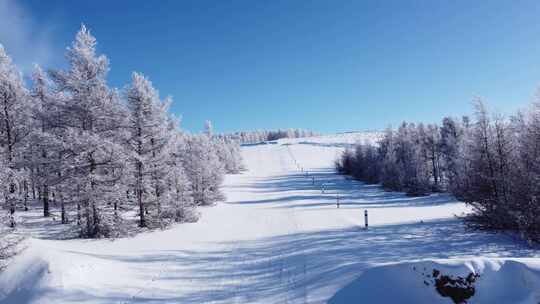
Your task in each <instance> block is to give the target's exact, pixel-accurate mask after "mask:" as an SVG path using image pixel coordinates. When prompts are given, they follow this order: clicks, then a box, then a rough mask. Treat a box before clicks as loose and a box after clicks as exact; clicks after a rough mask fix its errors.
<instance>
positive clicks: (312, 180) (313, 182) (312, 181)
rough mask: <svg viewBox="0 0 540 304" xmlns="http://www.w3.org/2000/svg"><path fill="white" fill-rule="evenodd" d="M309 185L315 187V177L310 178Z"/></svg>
mask: <svg viewBox="0 0 540 304" xmlns="http://www.w3.org/2000/svg"><path fill="white" fill-rule="evenodd" d="M311 183H312V184H313V185H315V176H312V177H311Z"/></svg>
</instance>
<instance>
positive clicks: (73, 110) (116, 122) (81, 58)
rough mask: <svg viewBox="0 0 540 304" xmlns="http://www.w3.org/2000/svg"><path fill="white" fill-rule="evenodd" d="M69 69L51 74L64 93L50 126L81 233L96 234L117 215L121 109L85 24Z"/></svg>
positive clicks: (70, 52)
mask: <svg viewBox="0 0 540 304" xmlns="http://www.w3.org/2000/svg"><path fill="white" fill-rule="evenodd" d="M66 58H67V60H68V63H69V68H68V69H67V70H54V71H52V72H51V78H52V80H53V82H54V85H55V88H56V90H57V91H58V92H59V93H61V94H62V95H63V96H64V98H63V100H62V102H61V103H60V104H59V105H58V113H57V115H56V117H57V119H58V121H56V122H55V124H54V125H52V126H51V127H50V129H49V133H52V134H54V135H55V136H56V137H57V138H59V139H60V140H61V142H62V146H63V147H62V151H60V155H59V156H58V157H59V159H61V168H60V169H59V172H60V173H59V174H60V175H61V176H62V178H61V179H60V182H61V183H62V185H63V186H64V188H65V191H66V193H64V197H66V198H69V199H71V200H73V201H75V202H77V204H79V206H78V209H80V210H81V214H80V215H79V216H80V218H81V220H82V223H81V234H82V235H83V236H89V237H96V236H107V235H110V234H111V233H112V229H113V226H114V225H115V218H114V216H113V213H112V211H111V210H110V209H111V208H110V203H111V201H112V200H114V197H115V196H116V195H118V187H119V186H120V185H119V182H120V181H121V179H122V177H123V170H124V164H125V158H126V155H125V153H124V152H125V151H124V149H123V147H122V145H121V142H122V136H123V132H122V128H123V127H124V125H125V117H126V115H125V109H124V108H123V106H122V104H121V103H120V100H119V96H118V94H117V93H116V92H115V91H114V90H111V89H109V87H108V86H107V83H106V76H107V72H108V70H109V67H108V60H107V58H106V57H105V56H104V55H100V56H98V55H97V54H96V39H95V38H94V37H93V36H92V35H91V34H90V32H89V31H88V30H87V29H86V27H85V26H84V25H83V26H82V27H81V30H80V31H79V32H78V33H77V36H76V38H75V41H74V42H73V44H72V46H71V47H70V48H68V51H67V54H66Z"/></svg>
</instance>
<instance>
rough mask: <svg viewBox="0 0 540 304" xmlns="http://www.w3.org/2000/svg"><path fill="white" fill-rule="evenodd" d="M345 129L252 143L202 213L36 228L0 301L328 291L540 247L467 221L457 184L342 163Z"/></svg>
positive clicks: (186, 299) (170, 299)
mask: <svg viewBox="0 0 540 304" xmlns="http://www.w3.org/2000/svg"><path fill="white" fill-rule="evenodd" d="M340 140H341V139H340V138H339V137H336V139H335V141H334V142H332V140H331V139H329V138H324V140H321V142H316V138H311V139H310V141H309V142H308V141H305V140H304V141H302V140H301V139H296V140H292V139H291V140H280V141H278V142H276V143H273V144H261V145H252V146H247V147H243V148H242V153H243V157H244V162H245V165H246V167H247V170H246V172H244V173H243V174H240V175H230V176H227V179H226V181H225V184H224V191H225V193H226V196H227V202H224V203H220V204H218V205H217V206H214V207H209V208H203V209H202V217H201V220H200V221H199V222H197V223H192V224H182V225H177V226H175V227H173V228H172V229H168V230H165V231H156V232H149V233H143V234H140V235H137V236H136V237H133V238H126V239H118V240H115V241H109V240H62V241H60V240H51V239H36V238H34V239H30V240H29V241H28V243H27V244H28V249H27V250H26V251H25V252H24V253H23V254H22V255H20V256H19V257H17V258H16V259H15V260H14V261H13V262H12V263H11V265H10V266H9V267H8V268H7V269H6V271H4V272H3V273H2V274H0V303H326V302H328V301H329V299H331V298H332V296H334V294H336V292H338V291H339V290H340V289H342V288H344V287H345V286H346V285H347V284H348V283H350V282H351V281H353V280H354V279H355V278H357V277H359V276H360V275H361V274H362V273H363V272H365V271H366V270H368V269H372V268H374V267H382V266H384V265H389V264H396V263H404V262H414V261H423V260H437V261H470V260H476V261H477V260H482V261H483V260H485V259H488V260H496V259H514V260H526V258H534V257H536V256H535V251H534V250H531V249H528V248H527V247H526V246H524V244H520V243H518V242H517V241H516V240H515V239H512V238H510V237H506V236H501V235H494V234H489V233H478V232H471V231H467V230H465V229H464V227H463V225H462V223H461V222H460V221H459V220H457V219H456V218H455V215H458V214H462V213H463V212H467V211H468V209H467V207H466V206H465V205H464V204H462V203H460V202H457V201H456V200H455V199H453V198H452V197H451V196H448V195H445V194H438V195H432V196H429V197H419V198H411V197H406V196H405V195H403V194H402V193H388V192H384V191H382V190H381V189H380V188H379V187H378V186H374V185H363V184H361V183H358V182H356V181H352V180H348V179H346V178H344V177H343V176H339V175H336V174H335V173H334V171H333V169H332V166H333V161H334V159H335V158H336V156H337V155H339V153H340V152H341V151H342V150H343V145H342V144H340V143H341V142H340ZM323 189H324V192H323V191H322V190H323ZM338 196H339V201H340V206H339V208H337V198H338ZM364 210H367V211H368V214H369V223H370V227H369V229H367V230H366V229H364ZM441 299H442V298H441ZM444 300H445V301H447V300H448V299H444ZM441 303H450V302H441Z"/></svg>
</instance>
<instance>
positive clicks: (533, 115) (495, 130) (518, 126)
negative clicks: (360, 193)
mask: <svg viewBox="0 0 540 304" xmlns="http://www.w3.org/2000/svg"><path fill="white" fill-rule="evenodd" d="M474 106H475V112H474V115H472V118H470V117H468V116H465V117H463V118H462V119H455V118H451V117H446V118H444V119H443V121H442V123H441V124H440V125H436V124H427V125H424V124H422V123H419V124H414V123H407V122H404V123H402V124H401V125H400V126H399V128H398V129H397V130H393V129H391V128H389V129H387V130H386V132H385V133H384V137H383V138H382V139H381V140H380V141H379V142H378V143H377V144H374V145H373V144H358V145H356V147H355V148H354V149H347V150H345V151H344V152H343V153H342V155H341V156H340V157H339V159H338V160H337V161H336V168H337V170H338V171H339V172H341V173H343V174H348V175H352V176H353V177H355V178H356V179H359V180H362V181H365V182H366V183H369V184H377V183H381V184H382V185H383V186H384V187H385V188H386V189H388V190H390V191H404V192H407V193H408V194H409V195H412V196H418V195H420V196H422V195H428V194H430V193H435V192H442V191H448V192H450V193H452V194H453V195H454V196H455V197H456V198H458V199H460V200H461V201H464V202H466V203H468V204H470V205H471V206H472V207H473V212H472V213H471V214H470V215H469V216H468V217H467V218H466V219H467V220H469V222H470V223H471V224H472V225H474V226H476V227H478V228H488V229H494V230H503V231H504V230H513V231H517V232H519V233H520V234H521V236H522V237H524V238H527V239H528V240H534V241H540V221H539V219H538V214H540V205H539V204H538V201H537V200H538V195H539V194H540V184H539V183H538V181H539V180H540V147H539V146H538V143H539V142H540V103H538V102H535V103H533V104H531V105H530V107H529V109H527V110H526V111H521V112H518V113H516V114H515V115H512V116H511V117H504V116H502V115H490V114H489V113H488V111H487V109H486V107H485V105H484V103H483V102H482V101H481V100H476V101H475V103H474Z"/></svg>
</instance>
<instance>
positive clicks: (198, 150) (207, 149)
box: [184, 134, 225, 206]
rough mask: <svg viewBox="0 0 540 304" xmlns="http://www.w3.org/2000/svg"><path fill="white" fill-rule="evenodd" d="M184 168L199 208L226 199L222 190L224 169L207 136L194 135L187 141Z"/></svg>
mask: <svg viewBox="0 0 540 304" xmlns="http://www.w3.org/2000/svg"><path fill="white" fill-rule="evenodd" d="M184 168H185V169H186V173H187V175H188V177H189V179H190V182H191V187H192V195H193V201H194V203H195V204H196V205H197V206H201V205H212V204H214V203H215V202H217V201H220V200H223V199H224V198H225V197H224V195H223V193H222V192H221V190H220V185H221V183H222V181H223V177H224V167H223V164H222V163H221V162H220V160H219V157H218V155H217V153H216V150H215V146H214V144H213V143H212V141H211V139H210V138H209V137H208V136H207V135H206V134H203V135H192V136H190V137H189V138H188V139H187V151H186V155H185V157H184Z"/></svg>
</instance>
